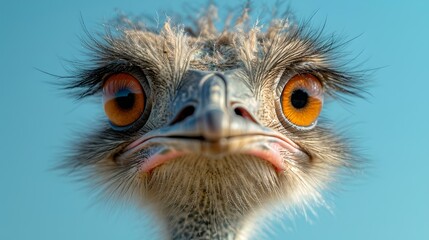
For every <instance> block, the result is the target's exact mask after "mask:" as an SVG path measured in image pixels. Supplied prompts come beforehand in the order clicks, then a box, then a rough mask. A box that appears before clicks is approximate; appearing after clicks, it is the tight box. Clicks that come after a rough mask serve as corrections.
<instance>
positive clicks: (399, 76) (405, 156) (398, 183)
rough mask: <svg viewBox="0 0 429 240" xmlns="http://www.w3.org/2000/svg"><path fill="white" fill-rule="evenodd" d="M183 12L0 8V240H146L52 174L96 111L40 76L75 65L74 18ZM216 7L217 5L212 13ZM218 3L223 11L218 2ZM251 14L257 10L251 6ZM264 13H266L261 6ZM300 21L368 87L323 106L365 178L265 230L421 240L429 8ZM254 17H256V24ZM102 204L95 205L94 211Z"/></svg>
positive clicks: (307, 7) (329, 9) (428, 231)
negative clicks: (340, 43) (316, 29)
mask: <svg viewBox="0 0 429 240" xmlns="http://www.w3.org/2000/svg"><path fill="white" fill-rule="evenodd" d="M183 2H184V1H172V0H171V1H167V0H157V1H117V2H115V1H110V0H108V1H103V3H102V4H101V2H100V3H99V4H96V3H94V2H92V1H83V0H75V1H67V2H66V1H64V2H60V1H46V0H41V1H19V0H18V1H2V3H1V8H0V31H1V34H0V69H1V77H0V83H1V85H0V153H1V157H0V169H1V171H2V173H1V174H0V239H20V240H21V239H43V240H51V239H55V240H57V239H62V240H69V239H83V240H86V239H88V240H89V239H103V240H110V239H140V238H143V239H148V238H149V236H152V237H153V236H155V235H156V231H155V230H153V226H154V225H153V223H152V221H151V220H150V217H148V216H146V215H140V214H137V211H136V210H135V209H133V208H129V207H120V206H111V205H108V204H105V203H102V200H99V199H96V198H94V197H91V194H90V193H89V191H88V190H87V189H85V188H83V187H82V185H81V184H78V183H75V182H72V181H71V180H70V179H68V178H67V177H64V176H61V174H60V173H58V172H55V171H51V170H49V169H50V168H51V167H52V166H53V165H54V164H55V163H57V162H58V161H60V158H61V155H62V154H63V153H64V149H65V145H66V143H67V141H68V140H69V139H70V138H72V137H74V136H75V133H74V131H75V130H82V129H83V130H85V129H86V128H88V129H90V128H91V124H96V121H95V120H94V118H95V117H96V116H98V115H99V114H102V113H101V112H100V110H99V106H98V105H94V104H87V103H81V102H74V101H73V100H71V99H69V98H66V97H65V96H64V94H63V93H61V92H60V91H58V90H57V89H56V88H55V87H54V86H52V85H50V84H48V83H47V82H48V81H53V80H55V79H54V78H52V77H50V76H48V75H46V74H43V73H41V72H40V71H38V70H36V68H38V69H42V70H45V71H47V72H50V73H55V74H60V75H64V74H66V71H65V67H67V63H66V62H65V61H63V59H69V60H70V59H75V58H80V57H81V56H82V55H81V54H80V51H81V50H82V49H81V46H80V40H79V37H78V36H79V35H83V29H82V26H81V23H80V22H81V18H82V19H83V20H84V22H85V24H86V25H87V28H88V30H89V31H91V32H92V31H95V30H100V24H101V23H103V22H105V21H107V20H109V19H110V18H111V17H112V16H113V15H114V10H115V9H116V8H118V9H120V10H122V11H124V12H126V13H128V12H132V13H135V14H139V13H146V14H149V15H152V16H156V12H157V10H159V11H158V13H160V14H163V10H164V9H168V10H180V9H181V6H182V5H183ZM218 2H219V3H220V5H222V4H223V1H218ZM225 2H226V1H225ZM255 2H256V1H255ZM266 2H267V3H268V4H270V2H271V3H272V2H274V1H266ZM290 3H291V7H292V9H294V10H295V13H296V15H297V17H298V18H309V17H310V16H312V15H313V14H314V13H315V12H317V13H316V15H315V16H314V18H313V25H314V26H320V25H321V24H322V23H323V22H324V20H325V19H326V20H327V24H326V31H325V33H330V32H337V33H339V34H340V35H342V36H345V37H346V38H347V37H348V38H353V37H356V36H359V37H358V38H356V39H355V40H353V41H352V42H351V43H350V44H349V45H348V46H347V47H346V48H345V50H346V51H348V52H350V53H351V54H352V56H353V55H359V54H360V56H359V57H358V62H359V61H364V64H363V66H362V68H367V69H369V68H379V67H382V68H381V69H379V70H378V71H376V72H375V73H373V75H372V76H371V79H372V81H373V82H372V86H371V88H370V89H369V92H370V93H371V95H368V98H367V100H356V101H354V103H353V104H351V105H347V104H329V105H328V107H327V109H326V111H325V114H326V115H329V116H331V117H333V118H334V121H335V122H336V123H338V124H339V125H341V126H344V127H346V128H347V132H348V135H349V136H351V137H352V138H354V139H355V142H356V145H357V146H358V147H359V149H361V152H362V153H363V154H364V155H365V156H366V158H367V159H369V164H368V168H367V169H366V173H365V174H362V175H357V176H356V177H354V178H353V179H351V180H348V181H347V182H345V183H344V184H342V185H340V186H339V187H338V190H337V191H336V192H335V194H334V195H333V196H330V197H329V198H328V199H329V200H328V201H329V203H331V206H332V209H331V212H330V211H328V210H326V209H317V213H318V216H313V217H311V222H309V220H306V218H305V217H304V216H302V215H298V216H296V217H295V218H294V220H288V219H287V218H286V217H285V218H283V219H277V220H276V221H274V223H273V225H272V226H273V229H272V230H271V233H270V235H269V236H270V238H272V239H331V240H333V239H348V240H355V239H356V240H357V239H359V240H360V239H366V240H375V239H377V240H379V239H389V240H394V239H395V240H402V239H429V217H428V216H429V158H428V148H429V140H428V135H429V124H428V121H429V120H428V119H429V97H427V96H428V89H429V79H428V71H427V69H428V64H429V62H428V56H429V27H428V24H429V14H428V13H429V3H428V1H425V0H420V1H418V0H414V1H407V2H405V1H398V0H390V1H387V0H386V1H370V0H363V1H341V0H337V1H334V0H331V1H317V0H299V1H298V0H293V1H290ZM257 11H258V10H256V11H255V13H256V14H257V13H258V12H257ZM99 202H100V203H99Z"/></svg>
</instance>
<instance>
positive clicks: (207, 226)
mask: <svg viewBox="0 0 429 240" xmlns="http://www.w3.org/2000/svg"><path fill="white" fill-rule="evenodd" d="M179 209H181V210H179ZM173 212H176V214H170V215H167V216H168V217H167V233H168V236H169V239H173V240H185V239H215V240H225V239H230V240H233V239H234V240H235V239H240V240H246V239H247V238H245V237H244V236H242V234H243V232H242V230H243V225H244V224H243V222H244V221H243V215H242V214H241V213H239V212H237V211H234V210H233V209H222V210H219V209H216V208H210V207H209V208H206V207H203V208H199V207H192V208H189V207H188V206H185V207H175V211H173Z"/></svg>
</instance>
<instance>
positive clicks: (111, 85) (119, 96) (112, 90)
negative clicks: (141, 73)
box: [103, 73, 145, 127]
mask: <svg viewBox="0 0 429 240" xmlns="http://www.w3.org/2000/svg"><path fill="white" fill-rule="evenodd" d="M103 104H104V111H105V113H106V115H107V117H108V118H109V120H110V122H111V123H112V124H113V125H115V126H118V127H125V126H127V125H130V124H131V123H133V122H135V121H136V120H137V119H139V118H140V116H141V115H142V114H143V111H144V108H145V93H144V91H143V88H142V86H141V84H140V82H139V81H138V80H137V79H136V78H135V77H133V76H132V75H130V74H128V73H117V74H113V75H111V76H109V77H108V78H107V80H106V81H105V82H104V85H103Z"/></svg>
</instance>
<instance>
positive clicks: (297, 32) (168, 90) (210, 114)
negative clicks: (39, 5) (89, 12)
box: [64, 6, 362, 240]
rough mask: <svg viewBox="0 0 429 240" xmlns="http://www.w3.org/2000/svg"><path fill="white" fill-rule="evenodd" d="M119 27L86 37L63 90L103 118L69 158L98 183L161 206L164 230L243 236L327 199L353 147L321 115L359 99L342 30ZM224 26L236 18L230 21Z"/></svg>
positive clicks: (203, 22) (211, 15) (168, 234)
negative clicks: (92, 104)
mask: <svg viewBox="0 0 429 240" xmlns="http://www.w3.org/2000/svg"><path fill="white" fill-rule="evenodd" d="M216 16H217V15H216V8H214V7H212V6H211V7H209V8H208V10H207V12H205V14H202V16H200V17H198V18H197V19H196V21H195V24H194V25H192V26H185V25H178V24H173V23H172V21H171V20H169V19H167V20H166V21H165V23H164V24H163V26H162V27H159V28H157V29H152V28H150V27H145V26H142V24H141V23H139V22H137V23H130V22H131V21H128V19H122V20H125V21H123V22H128V25H126V24H125V25H124V24H122V25H121V27H120V28H117V30H118V31H116V32H112V31H107V34H105V35H103V36H102V37H98V38H97V37H89V41H86V42H85V43H86V47H87V48H88V49H89V53H90V54H89V56H90V60H89V61H88V62H85V63H84V64H80V65H78V69H77V72H76V73H75V74H74V75H73V76H72V77H70V78H68V82H67V87H66V88H67V89H69V90H70V91H72V93H73V94H74V95H75V96H76V97H77V98H79V99H82V98H88V97H93V96H95V97H96V99H99V101H100V102H102V104H100V106H102V107H103V109H104V113H105V115H104V116H103V118H102V119H100V120H99V121H98V122H97V126H91V128H95V130H94V131H93V132H90V131H86V132H85V135H84V136H83V137H82V136H80V138H79V141H78V143H76V144H74V145H73V151H71V153H70V156H68V158H67V160H66V161H65V163H64V166H66V167H67V168H68V169H69V170H70V171H71V172H72V173H73V174H76V175H77V176H80V177H81V178H82V179H83V180H85V181H87V180H88V179H90V180H91V183H92V184H94V186H96V188H97V191H100V192H103V193H104V194H106V195H108V196H114V197H115V198H116V197H118V198H120V199H124V200H126V201H133V202H134V203H136V204H138V205H141V206H143V207H145V208H150V209H152V210H153V212H154V213H155V215H156V216H157V218H158V220H159V222H160V226H161V229H163V234H164V236H163V237H164V238H166V239H177V240H178V239H248V238H249V237H250V236H251V234H252V232H253V231H254V229H256V226H257V225H258V224H257V223H258V219H260V217H261V215H265V214H267V213H270V212H277V211H278V210H279V209H282V210H285V211H288V210H290V209H296V208H304V209H305V208H306V207H311V205H312V204H321V203H323V198H322V192H321V191H322V190H324V189H326V188H327V187H328V184H329V183H331V182H332V181H334V180H335V179H337V177H338V175H339V174H340V173H341V172H342V169H352V168H353V167H354V166H355V160H354V159H355V157H354V156H353V154H352V151H351V150H350V149H351V148H350V146H349V144H348V142H347V141H346V140H345V139H342V138H341V137H340V136H338V135H337V134H335V133H334V132H333V131H332V130H331V128H330V125H329V123H328V122H327V121H326V120H323V119H319V118H320V117H319V115H320V114H321V111H322V108H323V105H324V99H325V97H331V98H333V99H338V98H339V97H341V96H344V95H358V96H359V95H360V91H361V89H362V81H361V79H362V78H360V77H359V76H358V74H356V72H350V71H346V70H345V64H343V63H341V62H340V61H339V59H338V56H339V55H338V52H337V47H338V46H339V44H337V42H336V40H335V39H333V38H324V37H322V34H321V31H313V30H311V29H309V27H308V25H307V24H297V23H294V22H293V21H291V20H290V19H289V18H287V17H284V18H280V17H279V18H274V19H273V20H271V21H270V22H268V23H267V24H266V25H265V26H264V25H261V24H259V23H258V22H256V23H250V17H249V15H248V8H245V10H244V11H243V12H242V13H240V14H239V15H238V16H237V17H235V18H234V17H233V18H231V19H235V20H234V21H232V20H231V21H225V27H224V28H223V29H222V30H220V29H218V28H217V27H216V26H215V24H214V20H215V18H216ZM228 22H229V24H228Z"/></svg>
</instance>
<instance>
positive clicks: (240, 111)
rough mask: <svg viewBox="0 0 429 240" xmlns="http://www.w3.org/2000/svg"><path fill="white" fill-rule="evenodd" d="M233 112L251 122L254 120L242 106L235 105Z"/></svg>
mask: <svg viewBox="0 0 429 240" xmlns="http://www.w3.org/2000/svg"><path fill="white" fill-rule="evenodd" d="M234 112H235V114H236V115H238V116H240V117H242V118H245V119H248V120H250V121H252V122H256V121H255V119H254V118H253V117H252V115H250V113H249V112H248V111H247V110H246V109H245V108H243V107H236V108H234Z"/></svg>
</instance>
